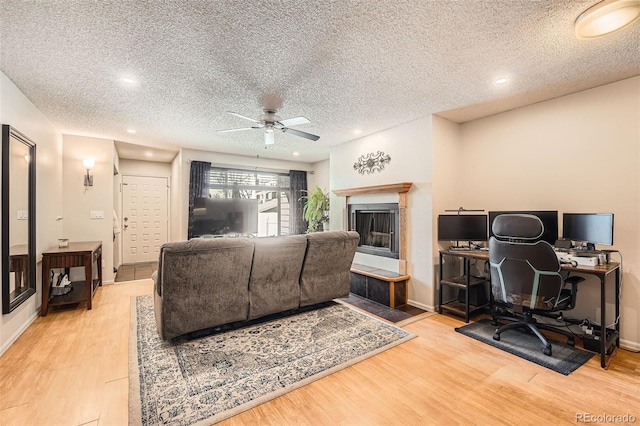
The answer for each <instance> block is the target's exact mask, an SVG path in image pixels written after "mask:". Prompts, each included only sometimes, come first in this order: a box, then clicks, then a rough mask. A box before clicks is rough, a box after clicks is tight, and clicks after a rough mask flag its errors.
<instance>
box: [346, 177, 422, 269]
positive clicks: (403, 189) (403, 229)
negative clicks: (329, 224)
mask: <svg viewBox="0 0 640 426" xmlns="http://www.w3.org/2000/svg"><path fill="white" fill-rule="evenodd" d="M412 185H413V183H411V182H399V183H392V184H384V185H374V186H362V187H358V188H345V189H334V190H333V193H334V194H335V195H337V196H338V197H344V198H343V200H344V201H343V203H344V204H343V205H342V208H343V212H344V213H343V214H344V222H343V223H344V224H345V228H346V227H347V225H348V223H349V218H348V206H349V205H350V204H352V203H351V197H355V196H362V195H376V194H392V193H395V194H397V199H398V228H397V229H398V232H397V234H398V253H399V257H398V269H397V271H398V273H401V274H406V273H407V224H406V214H407V204H408V197H407V196H408V192H409V190H410V189H411V186H412ZM354 201H356V200H354ZM356 202H357V201H356Z"/></svg>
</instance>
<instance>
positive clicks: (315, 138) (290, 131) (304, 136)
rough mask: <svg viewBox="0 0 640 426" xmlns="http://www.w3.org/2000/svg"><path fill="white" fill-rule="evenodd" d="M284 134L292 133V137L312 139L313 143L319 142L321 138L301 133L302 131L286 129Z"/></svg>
mask: <svg viewBox="0 0 640 426" xmlns="http://www.w3.org/2000/svg"><path fill="white" fill-rule="evenodd" d="M282 131H283V132H287V133H291V134H292V135H296V136H300V137H301V138H306V139H311V140H312V141H317V140H318V139H320V136H316V135H312V134H311V133H307V132H301V131H300V130H296V129H290V128H288V127H285V128H284V129H282Z"/></svg>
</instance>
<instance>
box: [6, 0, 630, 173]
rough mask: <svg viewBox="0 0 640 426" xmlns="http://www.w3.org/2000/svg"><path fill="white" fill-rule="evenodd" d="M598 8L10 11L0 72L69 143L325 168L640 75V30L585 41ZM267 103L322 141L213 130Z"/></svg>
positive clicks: (539, 4) (326, 5) (370, 0)
mask: <svg viewBox="0 0 640 426" xmlns="http://www.w3.org/2000/svg"><path fill="white" fill-rule="evenodd" d="M595 2H596V0H593V1H575V0H574V1H567V0H560V1H542V0H540V1H536V0H505V1H494V0H468V1H467V0H465V1H460V0H432V1H425V0H419V1H400V0H397V1H390V0H382V1H375V0H361V1H347V0H341V1H319V0H316V1H312V0H289V1H260V2H257V1H253V2H249V1H235V0H234V1H230V0H226V1H225V0H220V1H204V0H198V1H187V0H182V1H178V0H175V1H170V0H166V1H156V0H153V1H99V2H96V1H84V0H83V1H80V0H67V1H56V0H50V1H44V2H40V1H38V2H36V1H25V0H0V20H1V21H0V28H1V29H0V35H1V57H0V66H1V69H2V71H3V72H4V73H5V74H6V75H7V76H8V77H9V78H10V79H11V80H12V81H13V82H14V83H15V84H16V85H17V86H18V87H19V88H20V90H21V91H22V92H23V93H24V94H25V95H26V96H27V97H28V98H29V99H30V100H31V101H32V102H33V103H34V104H35V105H36V106H37V107H38V108H39V109H40V110H41V111H42V112H43V113H44V114H45V115H46V116H47V117H48V118H49V119H51V121H52V122H53V123H54V125H56V126H57V127H59V128H60V130H61V131H63V132H64V133H68V134H76V135H87V136H94V137H103V138H109V139H114V140H117V141H122V142H126V143H130V144H139V145H146V146H151V147H159V148H177V147H187V148H193V149H202V150H210V151H218V152H225V153H235V154H242V155H250V156H255V155H260V156H261V157H267V158H280V159H295V160H297V161H306V162H314V161H318V160H322V159H326V158H328V156H329V147H331V146H333V145H336V144H340V143H343V142H346V141H349V140H352V139H355V138H357V137H361V136H365V135H367V134H372V133H375V132H379V131H381V130H384V129H387V128H390V127H393V126H396V125H399V124H402V123H406V122H409V121H412V120H415V119H418V118H421V117H425V116H428V115H429V114H435V113H440V114H439V115H441V116H443V117H446V118H449V119H451V120H453V121H458V122H464V121H468V120H473V119H475V118H479V117H482V116H486V115H490V114H494V113H497V112H501V111H505V110H509V109H513V108H517V107H519V106H523V105H528V104H531V103H535V102H539V101H543V100H546V99H550V98H554V97H558V96H562V95H565V94H569V93H574V92H577V91H580V90H584V89H588V88H591V87H595V86H599V85H602V84H606V83H610V82H613V81H617V80H621V79H624V78H628V77H632V76H635V75H638V74H640V51H639V43H640V24H638V23H636V24H634V25H633V26H631V27H628V28H625V29H623V30H621V31H618V32H616V33H613V34H611V35H609V36H606V37H603V38H600V39H595V40H579V39H577V38H576V37H575V36H574V33H573V22H574V21H575V19H576V17H577V16H578V15H579V14H580V13H581V12H582V11H583V10H584V9H585V8H587V7H588V6H590V5H591V4H594V3H595ZM503 76H505V77H508V78H509V79H510V80H509V82H508V83H507V84H505V85H502V86H496V85H495V84H494V83H493V81H494V80H495V79H496V78H498V77H503ZM121 77H130V78H134V79H136V80H137V81H138V84H137V85H135V86H133V87H127V86H126V85H124V84H122V83H121V82H120V80H119V79H120V78H121ZM265 99H266V100H267V101H268V102H273V99H280V101H281V102H280V103H281V107H280V108H279V112H278V114H279V115H280V116H281V117H282V118H290V117H295V116H299V115H302V116H305V117H307V118H308V119H310V120H311V123H309V124H304V125H300V126H297V127H295V128H296V129H299V130H302V131H305V132H309V133H313V134H316V135H319V136H320V140H318V141H317V142H313V141H310V140H307V139H303V138H299V137H296V136H293V135H291V134H283V133H277V134H276V143H275V144H274V145H272V146H269V147H268V148H266V149H265V146H264V143H263V136H262V134H261V131H259V130H249V131H245V132H232V133H216V131H217V130H221V129H229V128H236V127H246V126H247V125H250V124H251V123H250V122H248V121H245V120H242V119H241V118H238V117H235V116H232V115H229V114H227V113H226V112H225V111H234V112H237V113H239V114H242V115H245V116H249V117H256V118H257V116H258V115H259V114H261V112H262V111H261V110H262V108H263V106H264V105H265ZM128 128H133V129H135V130H136V133H135V134H129V133H127V131H126V130H127V129H128ZM354 129H361V130H362V134H361V135H360V136H356V135H354V133H353V131H354ZM293 151H297V152H299V154H300V155H299V156H298V157H293V156H292V152H293ZM141 158H143V157H141Z"/></svg>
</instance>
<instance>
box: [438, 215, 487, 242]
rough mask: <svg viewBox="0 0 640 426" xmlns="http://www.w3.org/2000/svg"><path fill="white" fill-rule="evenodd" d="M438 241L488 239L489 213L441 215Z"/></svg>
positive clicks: (439, 217)
mask: <svg viewBox="0 0 640 426" xmlns="http://www.w3.org/2000/svg"><path fill="white" fill-rule="evenodd" d="M438 241H487V215H486V214H461V215H457V214H441V215H439V216H438Z"/></svg>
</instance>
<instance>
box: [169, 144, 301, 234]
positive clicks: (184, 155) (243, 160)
mask: <svg viewBox="0 0 640 426" xmlns="http://www.w3.org/2000/svg"><path fill="white" fill-rule="evenodd" d="M178 157H180V158H178ZM191 161H208V162H210V163H211V165H212V166H215V167H227V168H237V169H246V170H261V171H271V172H280V173H288V172H289V170H306V171H309V170H313V167H312V165H311V164H310V163H300V162H294V161H284V160H271V159H268V158H258V157H245V156H242V155H233V154H222V153H218V152H209V151H198V150H192V149H182V150H181V151H180V154H179V155H178V156H177V157H176V160H174V163H173V165H172V169H175V170H177V171H181V178H180V179H178V180H179V182H177V183H178V185H180V188H179V189H178V194H179V197H180V199H179V200H178V204H177V206H180V207H179V208H180V209H181V211H180V213H179V214H178V215H176V218H177V219H178V218H179V220H180V222H179V224H178V226H177V227H176V228H179V233H178V234H173V233H172V235H171V236H172V240H174V241H175V240H186V239H187V226H188V223H187V221H188V220H189V172H190V165H191ZM172 216H173V215H172ZM174 237H176V238H175V239H174Z"/></svg>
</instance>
